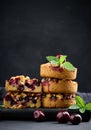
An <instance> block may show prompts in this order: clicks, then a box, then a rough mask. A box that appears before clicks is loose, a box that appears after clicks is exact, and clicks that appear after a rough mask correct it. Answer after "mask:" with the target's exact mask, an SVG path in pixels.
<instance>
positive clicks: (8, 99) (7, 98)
mask: <svg viewBox="0 0 91 130" xmlns="http://www.w3.org/2000/svg"><path fill="white" fill-rule="evenodd" d="M5 100H6V101H9V102H10V104H11V106H13V105H14V104H16V102H15V101H14V99H13V98H12V97H11V95H6V96H5Z"/></svg>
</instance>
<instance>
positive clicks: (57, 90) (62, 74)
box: [40, 55, 78, 108]
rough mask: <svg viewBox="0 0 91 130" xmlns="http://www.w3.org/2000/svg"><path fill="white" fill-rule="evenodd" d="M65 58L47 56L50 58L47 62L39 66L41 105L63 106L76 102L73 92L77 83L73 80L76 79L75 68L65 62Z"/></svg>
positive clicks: (76, 87)
mask: <svg viewBox="0 0 91 130" xmlns="http://www.w3.org/2000/svg"><path fill="white" fill-rule="evenodd" d="M61 58H62V59H61ZM65 58H66V56H61V55H60V56H58V57H54V56H50V57H47V59H48V60H49V59H50V60H49V62H48V63H46V64H42V65H41V66H40V76H41V77H42V81H41V82H42V87H43V97H42V105H43V107H47V108H65V107H69V106H71V105H73V104H75V103H76V101H75V94H76V93H77V90H78V83H77V82H75V81H73V80H74V79H76V75H77V68H75V67H73V65H72V64H71V63H68V62H66V59H65ZM58 61H60V63H61V64H59V62H58ZM54 63H55V64H54ZM67 63H68V65H66V64H67Z"/></svg>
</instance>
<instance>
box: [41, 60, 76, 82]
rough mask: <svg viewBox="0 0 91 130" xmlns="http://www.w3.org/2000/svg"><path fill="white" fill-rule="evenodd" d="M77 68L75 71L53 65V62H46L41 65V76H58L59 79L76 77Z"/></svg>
mask: <svg viewBox="0 0 91 130" xmlns="http://www.w3.org/2000/svg"><path fill="white" fill-rule="evenodd" d="M76 75H77V68H75V69H74V71H71V70H68V69H65V68H60V67H57V66H52V64H51V63H49V62H48V63H46V64H42V65H40V76H41V77H50V78H58V79H71V80H74V79H76Z"/></svg>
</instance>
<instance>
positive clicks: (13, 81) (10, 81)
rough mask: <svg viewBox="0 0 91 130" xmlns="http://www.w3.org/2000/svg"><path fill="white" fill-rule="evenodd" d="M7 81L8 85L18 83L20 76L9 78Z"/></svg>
mask: <svg viewBox="0 0 91 130" xmlns="http://www.w3.org/2000/svg"><path fill="white" fill-rule="evenodd" d="M8 82H9V84H10V85H14V84H19V82H20V78H19V77H17V78H15V79H14V78H11V79H10V80H9V81H8Z"/></svg>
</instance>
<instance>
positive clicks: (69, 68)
mask: <svg viewBox="0 0 91 130" xmlns="http://www.w3.org/2000/svg"><path fill="white" fill-rule="evenodd" d="M63 67H64V68H65V69H68V70H72V71H73V70H74V66H73V65H72V64H71V63H70V62H64V63H63Z"/></svg>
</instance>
